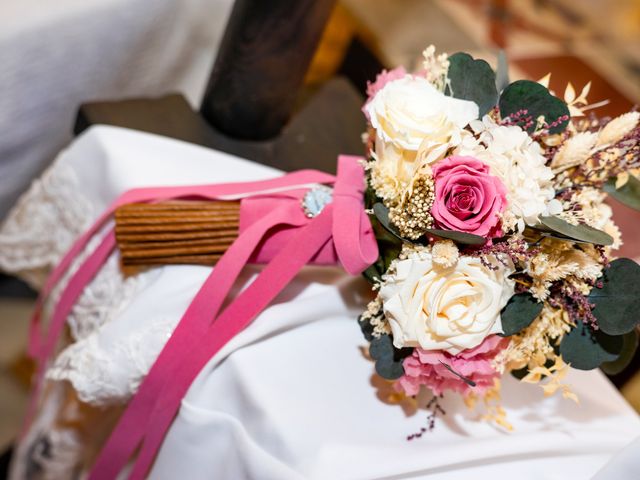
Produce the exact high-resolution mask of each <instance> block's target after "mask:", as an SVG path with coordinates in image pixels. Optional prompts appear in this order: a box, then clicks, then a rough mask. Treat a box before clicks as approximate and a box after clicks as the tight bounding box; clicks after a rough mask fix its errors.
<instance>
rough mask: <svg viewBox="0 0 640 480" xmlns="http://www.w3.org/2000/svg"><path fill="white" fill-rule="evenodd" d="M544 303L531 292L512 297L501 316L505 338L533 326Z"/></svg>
mask: <svg viewBox="0 0 640 480" xmlns="http://www.w3.org/2000/svg"><path fill="white" fill-rule="evenodd" d="M541 311H542V303H541V302H538V301H537V300H536V299H535V298H533V295H531V294H530V293H529V292H525V293H519V294H517V295H514V296H512V297H511V298H510V299H509V302H507V305H506V306H505V307H504V308H503V309H502V313H501V314H500V316H501V318H502V330H503V332H504V333H502V336H503V337H509V336H511V335H514V334H516V333H518V332H520V331H521V330H523V329H525V328H527V327H528V326H529V325H531V322H533V321H534V320H535V319H536V317H537V316H538V315H540V312H541Z"/></svg>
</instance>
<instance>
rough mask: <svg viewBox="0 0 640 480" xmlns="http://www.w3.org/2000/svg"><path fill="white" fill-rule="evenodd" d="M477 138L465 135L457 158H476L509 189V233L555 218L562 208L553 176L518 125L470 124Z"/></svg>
mask: <svg viewBox="0 0 640 480" xmlns="http://www.w3.org/2000/svg"><path fill="white" fill-rule="evenodd" d="M471 128H472V129H473V131H474V132H475V134H476V135H475V136H474V135H472V134H471V133H470V132H464V134H463V139H462V142H461V143H460V145H459V146H458V147H457V148H456V150H455V153H456V154H457V155H468V156H472V157H476V158H477V159H479V160H481V161H482V162H484V163H486V164H487V165H489V167H490V168H491V174H492V175H496V176H497V177H499V178H500V179H501V180H502V182H503V183H504V185H505V187H506V188H507V203H508V209H507V212H505V213H506V214H505V216H504V218H503V224H504V226H505V227H506V228H507V229H511V228H515V227H517V229H518V230H519V231H522V230H524V227H525V225H534V224H535V223H537V222H538V218H539V217H540V216H541V215H556V214H558V213H560V212H561V211H562V205H561V204H560V202H559V201H557V200H555V199H554V196H555V192H554V189H553V186H552V184H551V180H552V179H553V172H552V171H551V169H550V168H549V167H547V166H546V165H545V163H546V159H545V157H544V156H543V155H542V149H541V147H540V145H538V143H536V142H534V141H533V140H531V137H529V135H528V134H527V132H525V131H524V130H522V129H521V128H520V127H518V126H515V125H510V126H505V125H498V124H496V123H495V122H494V121H493V120H492V119H490V118H489V117H488V116H485V117H484V118H483V120H482V121H479V120H478V121H473V122H471Z"/></svg>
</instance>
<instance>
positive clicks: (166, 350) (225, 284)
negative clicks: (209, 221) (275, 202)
mask: <svg viewBox="0 0 640 480" xmlns="http://www.w3.org/2000/svg"><path fill="white" fill-rule="evenodd" d="M291 208H292V207H290V206H289V207H283V208H279V209H277V210H274V211H273V212H272V213H271V214H270V215H267V216H266V217H264V218H262V219H261V220H260V221H258V222H256V223H254V224H252V225H251V226H250V227H248V228H247V230H245V231H244V232H243V233H242V234H241V235H240V236H239V237H238V238H237V239H236V240H235V242H234V243H233V244H232V245H231V247H229V249H228V250H227V251H226V252H225V253H224V255H223V256H222V257H221V258H220V260H218V263H217V264H216V266H215V268H214V269H213V270H212V272H211V273H210V274H209V276H208V277H207V279H206V280H205V282H204V283H203V284H202V286H201V287H200V290H199V291H198V293H197V294H196V296H195V298H194V300H193V301H192V302H191V304H190V305H189V307H188V308H187V310H186V312H185V313H184V315H183V316H182V318H181V320H180V322H179V323H178V325H177V326H176V328H175V330H174V332H173V333H172V334H171V337H170V338H169V340H168V341H167V343H166V344H165V346H164V347H163V349H162V351H161V352H160V354H159V356H158V358H157V359H156V361H155V363H154V364H153V366H152V367H151V369H150V371H149V373H148V374H147V376H146V377H145V379H144V380H143V382H142V384H141V385H140V387H139V389H138V392H137V393H136V394H135V396H134V397H133V398H132V399H131V401H130V402H129V405H128V406H127V409H126V410H125V412H124V414H123V415H122V416H121V417H120V420H119V422H118V424H117V426H116V428H115V429H114V430H113V432H112V433H111V435H110V437H109V439H108V441H107V443H106V445H105V446H104V448H103V449H102V451H101V452H100V455H99V457H98V459H97V460H96V462H95V464H94V466H93V468H92V470H91V474H90V477H89V478H90V479H91V480H107V479H112V478H115V477H116V476H117V475H118V473H119V472H120V471H121V470H122V469H123V468H124V467H125V466H126V464H127V462H128V460H129V458H130V457H131V456H132V455H133V453H134V452H135V449H136V447H137V446H138V444H139V443H140V441H141V440H142V438H143V435H144V430H145V428H146V427H147V423H148V420H149V417H150V416H151V412H152V411H153V406H154V404H155V402H156V401H157V399H158V397H159V395H160V391H161V390H162V388H163V387H164V384H165V383H167V382H170V381H172V380H173V378H172V375H171V374H170V372H171V369H172V368H174V367H177V366H180V365H181V363H182V361H183V358H184V357H185V356H186V355H187V354H188V352H189V351H190V350H191V349H192V348H193V345H194V344H196V343H197V342H198V340H199V339H200V338H202V336H203V335H204V334H205V333H206V330H207V328H208V327H209V324H210V322H211V321H212V320H213V319H214V318H215V317H216V315H217V314H218V311H219V310H220V308H221V307H222V305H223V302H224V300H225V298H226V297H227V295H228V293H229V291H230V290H231V288H232V287H233V284H234V283H235V281H236V279H237V278H238V276H239V275H240V272H241V271H242V269H243V268H244V267H245V265H246V264H247V263H248V261H249V258H250V257H251V255H252V254H253V252H254V251H255V249H256V247H257V246H258V244H259V243H260V241H261V240H262V238H263V237H264V236H265V235H266V234H267V233H268V231H269V230H270V229H271V228H273V227H274V226H276V225H282V224H286V223H287V220H286V219H288V218H291V211H290V209H291ZM295 208H297V206H295Z"/></svg>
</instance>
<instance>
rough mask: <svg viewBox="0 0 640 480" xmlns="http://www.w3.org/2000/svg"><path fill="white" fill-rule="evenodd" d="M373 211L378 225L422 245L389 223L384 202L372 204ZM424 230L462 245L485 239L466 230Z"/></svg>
mask: <svg viewBox="0 0 640 480" xmlns="http://www.w3.org/2000/svg"><path fill="white" fill-rule="evenodd" d="M373 213H374V215H375V217H376V219H377V220H378V222H380V225H382V226H383V227H384V228H385V229H386V230H387V231H388V232H389V233H391V234H392V235H393V236H394V237H396V238H397V239H399V240H401V241H403V242H408V243H413V244H414V245H422V242H421V241H420V240H410V239H408V238H404V237H402V236H401V235H400V232H399V231H398V229H397V228H396V226H395V225H394V224H393V223H391V220H389V209H388V208H387V207H386V206H385V205H384V204H382V203H380V202H378V203H376V204H374V205H373ZM426 232H427V233H428V234H429V235H434V236H436V237H440V238H447V239H450V240H453V241H454V242H458V243H461V244H464V245H484V243H485V241H486V240H485V238H484V237H481V236H479V235H473V234H471V233H466V232H457V231H455V230H440V229H437V228H428V229H426Z"/></svg>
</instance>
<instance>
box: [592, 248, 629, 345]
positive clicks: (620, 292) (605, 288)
mask: <svg viewBox="0 0 640 480" xmlns="http://www.w3.org/2000/svg"><path fill="white" fill-rule="evenodd" d="M601 281H602V288H598V287H597V286H595V287H593V288H592V289H591V293H589V301H590V302H591V303H594V304H595V308H594V309H593V315H594V316H595V317H596V319H598V327H600V329H601V330H602V331H603V332H605V333H608V334H609V335H622V334H624V333H628V332H630V331H631V330H633V329H634V328H635V326H636V325H638V323H640V295H639V294H638V285H640V265H638V264H637V263H636V262H634V261H633V260H630V259H628V258H619V259H617V260H614V261H613V262H611V264H610V266H609V268H607V269H606V270H605V272H604V275H603V277H602V279H601Z"/></svg>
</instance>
